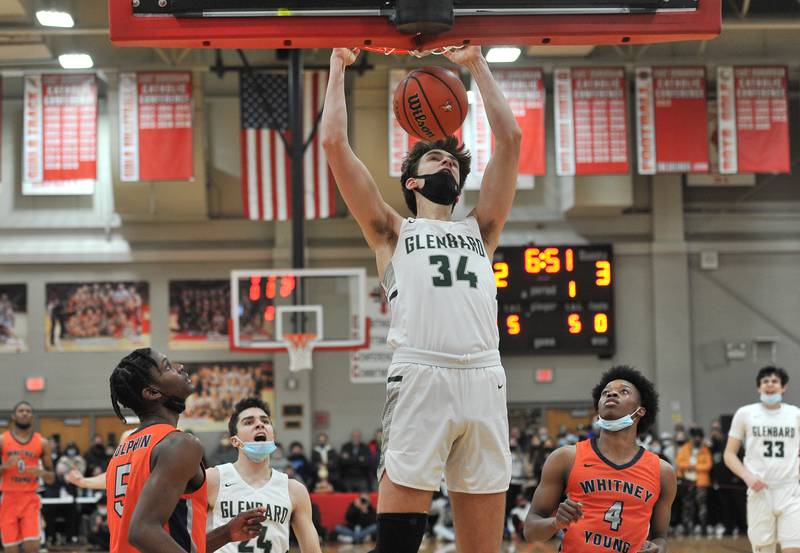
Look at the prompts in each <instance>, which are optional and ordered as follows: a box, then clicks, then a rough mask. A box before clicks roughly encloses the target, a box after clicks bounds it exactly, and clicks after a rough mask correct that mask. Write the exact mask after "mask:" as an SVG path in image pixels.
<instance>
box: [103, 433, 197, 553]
mask: <svg viewBox="0 0 800 553" xmlns="http://www.w3.org/2000/svg"><path fill="white" fill-rule="evenodd" d="M172 432H180V431H179V430H178V429H177V428H175V427H174V426H171V425H169V424H154V425H151V426H147V427H145V428H142V429H141V430H137V431H136V432H134V433H132V434H131V435H130V436H128V439H127V440H125V441H124V442H122V443H120V444H119V445H118V446H117V449H116V451H114V456H113V457H112V459H111V461H110V462H109V463H108V469H107V471H106V497H107V500H106V502H107V506H108V527H109V530H110V532H111V548H110V549H111V553H137V552H138V550H137V549H136V548H135V547H133V546H132V545H131V544H130V543H128V529H129V528H130V524H131V519H132V518H133V512H134V510H135V509H136V502H137V501H138V500H139V496H140V495H141V493H142V488H144V485H145V482H146V481H147V478H148V477H149V476H150V455H151V452H152V451H153V448H154V447H155V446H156V445H158V443H159V442H161V440H163V439H164V438H166V437H167V436H168V435H169V434H171V433H172ZM207 488H208V486H207V483H206V482H205V481H204V482H203V485H202V486H201V487H200V489H198V490H197V491H195V492H192V493H188V494H184V495H182V496H181V499H180V501H179V502H178V505H177V506H176V507H175V510H174V511H173V512H172V515H171V516H170V518H169V521H168V522H167V524H165V525H164V529H165V530H166V531H167V533H169V535H170V536H172V538H173V539H174V540H175V541H176V542H177V543H178V545H180V546H181V548H183V550H184V551H187V552H189V553H197V552H199V553H202V552H204V551H205V550H206V518H207V516H208V514H207V513H208V508H207V494H208V489H207Z"/></svg>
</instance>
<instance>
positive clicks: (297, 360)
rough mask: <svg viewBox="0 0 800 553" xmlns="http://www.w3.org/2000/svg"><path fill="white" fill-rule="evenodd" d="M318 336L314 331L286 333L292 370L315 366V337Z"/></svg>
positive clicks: (285, 338)
mask: <svg viewBox="0 0 800 553" xmlns="http://www.w3.org/2000/svg"><path fill="white" fill-rule="evenodd" d="M316 337H317V335H316V334H314V333H313V332H299V333H291V334H284V335H283V339H284V341H285V342H286V351H288V352H289V370H290V371H292V372H297V371H303V370H308V369H311V368H313V366H314V363H313V356H312V353H313V351H314V339H315V338H316Z"/></svg>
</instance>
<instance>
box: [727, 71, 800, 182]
mask: <svg viewBox="0 0 800 553" xmlns="http://www.w3.org/2000/svg"><path fill="white" fill-rule="evenodd" d="M786 87H787V74H786V68H785V67H774V66H773V67H732V66H729V65H726V66H720V67H718V68H717V101H718V102H719V106H718V113H717V117H718V119H719V165H720V173H722V174H734V173H789V172H791V163H790V160H789V117H788V101H787V92H786Z"/></svg>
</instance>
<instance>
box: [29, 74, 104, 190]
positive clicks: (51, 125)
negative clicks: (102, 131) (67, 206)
mask: <svg viewBox="0 0 800 553" xmlns="http://www.w3.org/2000/svg"><path fill="white" fill-rule="evenodd" d="M23 81H24V87H23V130H22V193H23V194H24V195H86V194H93V193H94V185H95V182H96V180H97V82H96V80H95V75H94V74H93V73H91V74H53V75H47V74H44V75H42V74H36V75H25V76H24V77H23Z"/></svg>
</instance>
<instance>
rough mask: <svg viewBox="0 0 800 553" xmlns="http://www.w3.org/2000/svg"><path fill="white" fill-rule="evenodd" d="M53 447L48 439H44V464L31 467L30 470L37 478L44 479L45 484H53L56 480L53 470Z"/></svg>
mask: <svg viewBox="0 0 800 553" xmlns="http://www.w3.org/2000/svg"><path fill="white" fill-rule="evenodd" d="M52 453H53V448H52V447H50V444H49V443H48V442H47V441H42V457H41V459H42V466H41V468H40V467H30V468H29V469H28V472H29V473H30V474H33V475H35V476H36V477H37V478H41V479H42V480H44V482H45V484H52V483H53V482H55V481H56V473H55V471H54V470H53V457H52Z"/></svg>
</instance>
